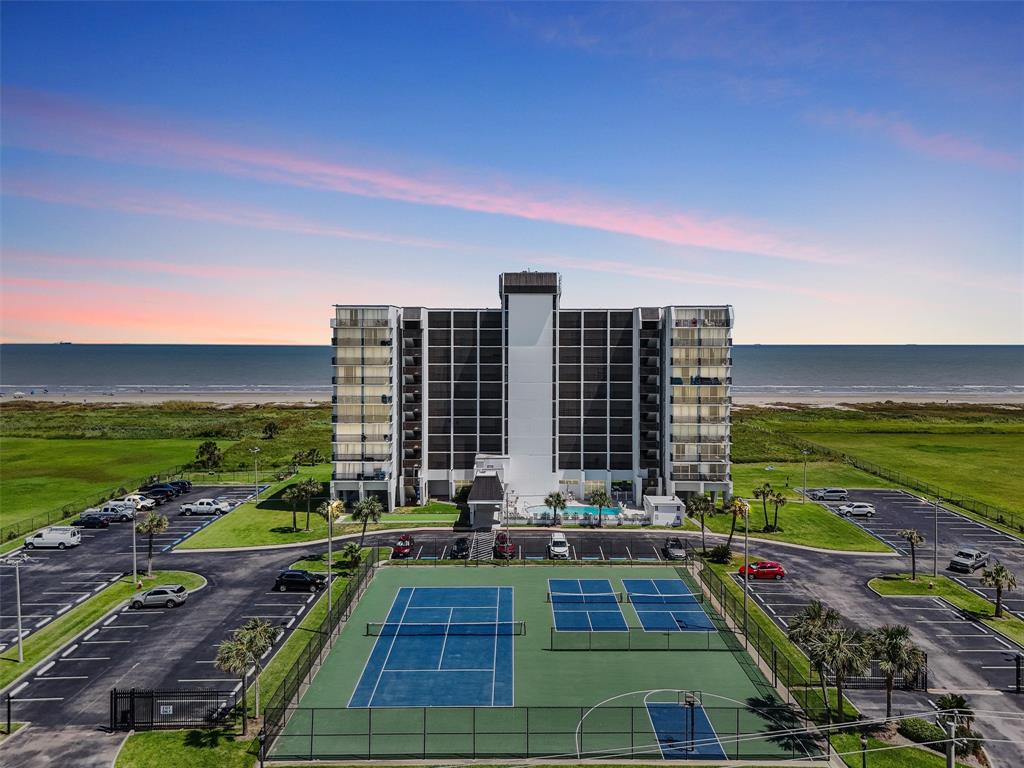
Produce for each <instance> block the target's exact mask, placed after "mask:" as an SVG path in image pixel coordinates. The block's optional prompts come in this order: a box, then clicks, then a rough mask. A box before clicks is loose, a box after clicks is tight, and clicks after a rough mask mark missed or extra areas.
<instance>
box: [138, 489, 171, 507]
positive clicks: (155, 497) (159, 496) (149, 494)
mask: <svg viewBox="0 0 1024 768" xmlns="http://www.w3.org/2000/svg"><path fill="white" fill-rule="evenodd" d="M142 495H143V496H145V497H146V498H147V499H150V500H151V501H153V502H155V503H157V504H164V503H166V502H168V501H170V500H171V499H173V498H174V491H172V490H171V489H170V488H154V489H153V490H151V491H142Z"/></svg>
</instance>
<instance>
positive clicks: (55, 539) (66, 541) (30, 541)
mask: <svg viewBox="0 0 1024 768" xmlns="http://www.w3.org/2000/svg"><path fill="white" fill-rule="evenodd" d="M81 543H82V534H81V533H80V532H79V530H78V529H77V528H75V527H73V526H70V525H52V526H50V527H49V528H44V529H43V530H41V531H36V532H35V533H33V534H32V535H31V536H26V537H25V549H36V548H37V547H38V548H40V549H42V548H44V547H56V548H57V549H67V548H68V547H77V546H78V545H79V544H81Z"/></svg>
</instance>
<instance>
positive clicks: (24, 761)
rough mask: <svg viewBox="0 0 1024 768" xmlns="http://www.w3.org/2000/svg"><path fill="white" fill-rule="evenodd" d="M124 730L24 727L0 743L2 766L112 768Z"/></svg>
mask: <svg viewBox="0 0 1024 768" xmlns="http://www.w3.org/2000/svg"><path fill="white" fill-rule="evenodd" d="M126 738H128V734H126V733H107V732H105V731H101V730H98V729H97V728H95V727H92V726H67V727H66V728H59V729H55V728H45V729H37V728H33V727H32V725H31V724H29V725H26V726H24V727H23V728H21V729H20V730H19V731H18V732H17V733H15V734H14V735H13V736H11V737H10V738H9V739H5V740H4V741H3V742H2V743H0V764H2V765H3V766H4V768H52V766H60V768H111V766H113V764H114V760H115V758H116V757H117V753H118V751H119V750H120V749H121V745H122V744H123V743H124V740H125V739H126Z"/></svg>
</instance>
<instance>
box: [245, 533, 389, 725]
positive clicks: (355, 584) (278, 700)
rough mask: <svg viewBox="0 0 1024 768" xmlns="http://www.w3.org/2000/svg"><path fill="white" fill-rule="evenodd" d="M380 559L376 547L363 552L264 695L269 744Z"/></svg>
mask: <svg viewBox="0 0 1024 768" xmlns="http://www.w3.org/2000/svg"><path fill="white" fill-rule="evenodd" d="M380 558H381V551H380V549H379V548H376V547H371V548H370V549H369V550H368V551H367V555H366V559H365V560H363V562H361V563H360V564H359V565H358V566H357V567H356V568H355V569H354V570H353V571H352V573H351V574H350V576H349V580H348V583H347V584H346V585H345V588H344V590H342V591H341V592H340V593H339V594H338V595H336V596H335V595H332V597H333V603H332V604H331V610H330V611H328V613H327V616H325V617H324V620H323V621H322V622H320V626H318V627H317V628H316V629H315V630H313V631H312V633H311V634H310V636H309V637H310V640H309V642H308V643H307V644H306V645H305V646H304V647H303V648H302V650H301V651H300V652H299V656H298V658H296V660H295V663H294V664H292V667H291V669H289V670H288V671H287V672H286V673H285V675H284V679H283V680H282V681H281V683H280V685H278V687H277V689H276V690H274V691H273V692H272V693H271V694H270V695H269V696H267V698H266V706H265V708H264V712H263V729H264V733H265V735H266V741H267V743H268V744H269V743H272V742H273V740H274V739H275V738H276V737H277V736H278V734H279V733H280V732H281V729H282V728H284V726H285V723H286V721H287V719H288V715H289V713H290V711H291V708H290V707H289V705H290V704H291V701H292V699H294V698H295V695H296V694H297V693H298V691H299V688H300V686H302V685H303V684H304V683H305V682H307V681H308V680H309V678H310V673H311V672H312V670H313V665H314V664H315V663H317V662H318V661H321V662H322V661H323V656H324V653H325V652H326V651H327V650H328V643H329V642H330V639H331V635H332V634H333V632H334V630H335V628H336V627H337V626H338V625H339V624H340V623H341V622H343V621H347V620H348V619H349V617H350V616H351V615H352V609H353V607H354V605H355V603H356V601H357V600H358V599H359V598H360V597H361V596H362V594H363V592H365V591H366V587H367V586H368V584H369V582H370V579H371V578H372V577H373V572H374V568H376V566H377V563H378V562H379V560H380Z"/></svg>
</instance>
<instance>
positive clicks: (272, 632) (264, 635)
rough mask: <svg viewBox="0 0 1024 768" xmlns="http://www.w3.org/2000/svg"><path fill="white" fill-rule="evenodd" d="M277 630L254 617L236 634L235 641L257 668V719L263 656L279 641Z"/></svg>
mask: <svg viewBox="0 0 1024 768" xmlns="http://www.w3.org/2000/svg"><path fill="white" fill-rule="evenodd" d="M277 631H278V630H277V628H276V627H275V626H274V625H273V624H271V623H270V622H269V621H267V620H266V619H261V618H258V617H256V616H253V617H252V618H250V619H247V620H246V622H245V623H244V624H243V625H242V626H241V627H239V629H238V630H237V631H236V632H235V639H236V640H239V641H240V642H241V643H242V645H243V646H244V648H245V649H246V651H247V652H248V653H249V655H250V657H251V658H252V666H253V667H255V668H256V680H255V683H254V687H255V689H256V702H255V712H256V717H257V718H258V717H259V716H260V674H261V673H262V672H263V654H264V653H266V652H267V650H268V649H269V648H270V647H271V646H272V645H273V644H274V641H275V640H276V639H277Z"/></svg>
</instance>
